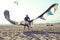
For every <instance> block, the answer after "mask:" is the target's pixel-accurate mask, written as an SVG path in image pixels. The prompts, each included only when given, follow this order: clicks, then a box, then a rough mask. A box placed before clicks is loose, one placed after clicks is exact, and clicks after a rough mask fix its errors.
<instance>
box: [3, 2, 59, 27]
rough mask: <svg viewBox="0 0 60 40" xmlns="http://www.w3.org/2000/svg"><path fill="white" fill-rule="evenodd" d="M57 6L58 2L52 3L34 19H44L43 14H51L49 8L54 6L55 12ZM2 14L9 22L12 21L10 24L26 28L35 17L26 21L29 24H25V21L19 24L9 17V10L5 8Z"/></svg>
mask: <svg viewBox="0 0 60 40" xmlns="http://www.w3.org/2000/svg"><path fill="white" fill-rule="evenodd" d="M57 7H58V4H57V3H55V4H52V5H51V6H50V7H49V8H48V9H47V10H46V11H45V12H43V13H42V14H41V15H39V16H38V17H36V18H35V19H38V18H40V19H42V20H46V19H45V18H44V17H43V16H44V15H45V14H48V15H53V13H52V11H51V9H52V8H54V13H55V12H56V10H57ZM4 16H5V18H6V19H7V20H8V21H9V22H10V23H12V24H15V25H23V26H28V28H29V25H30V24H31V23H32V22H33V21H34V20H35V19H32V20H30V21H29V22H28V23H29V25H26V23H25V24H19V23H18V22H16V21H13V20H11V19H10V14H9V11H8V10H5V11H4Z"/></svg>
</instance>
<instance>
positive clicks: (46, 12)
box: [37, 3, 58, 20]
mask: <svg viewBox="0 0 60 40" xmlns="http://www.w3.org/2000/svg"><path fill="white" fill-rule="evenodd" d="M57 7H58V4H57V3H55V4H52V5H51V6H50V7H49V8H48V9H47V10H46V11H45V12H43V13H42V14H41V15H39V16H38V17H37V18H41V19H43V20H45V18H44V17H43V16H44V14H48V15H53V13H55V12H56V10H57ZM52 8H54V11H51V9H52ZM52 12H53V13H52Z"/></svg>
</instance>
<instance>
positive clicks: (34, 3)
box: [0, 0, 60, 24]
mask: <svg viewBox="0 0 60 40" xmlns="http://www.w3.org/2000/svg"><path fill="white" fill-rule="evenodd" d="M14 1H17V2H18V5H16V3H14ZM54 3H58V9H57V11H56V12H55V14H54V15H52V16H48V17H47V18H46V20H41V19H37V20H35V21H34V23H51V22H53V23H59V22H60V0H0V24H10V23H9V22H8V21H7V20H6V19H5V18H4V15H3V13H4V10H6V9H7V10H9V11H10V16H11V19H12V20H14V21H17V22H21V21H22V20H24V17H25V16H26V14H28V15H29V17H30V18H31V19H34V18H36V17H37V16H39V15H41V14H42V13H43V12H44V11H45V10H46V9H47V8H49V6H51V5H52V4H54Z"/></svg>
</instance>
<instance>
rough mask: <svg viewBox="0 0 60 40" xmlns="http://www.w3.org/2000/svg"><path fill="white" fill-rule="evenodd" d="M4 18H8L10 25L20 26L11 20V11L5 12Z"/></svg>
mask: <svg viewBox="0 0 60 40" xmlns="http://www.w3.org/2000/svg"><path fill="white" fill-rule="evenodd" d="M4 16H5V18H6V19H7V20H8V21H9V22H10V23H12V24H18V23H17V22H15V21H13V20H11V19H10V14H9V11H8V10H5V11H4Z"/></svg>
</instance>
